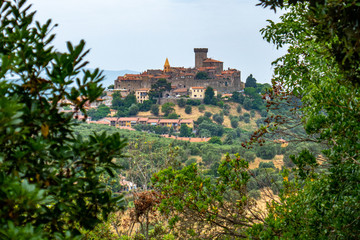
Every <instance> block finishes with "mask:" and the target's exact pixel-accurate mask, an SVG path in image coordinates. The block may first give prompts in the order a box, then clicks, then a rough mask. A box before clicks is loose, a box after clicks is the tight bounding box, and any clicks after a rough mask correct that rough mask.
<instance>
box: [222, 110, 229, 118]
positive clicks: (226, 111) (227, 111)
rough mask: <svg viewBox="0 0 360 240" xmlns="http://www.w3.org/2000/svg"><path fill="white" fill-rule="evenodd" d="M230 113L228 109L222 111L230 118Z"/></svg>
mask: <svg viewBox="0 0 360 240" xmlns="http://www.w3.org/2000/svg"><path fill="white" fill-rule="evenodd" d="M229 114H230V111H229V110H227V109H224V110H222V115H225V116H229Z"/></svg>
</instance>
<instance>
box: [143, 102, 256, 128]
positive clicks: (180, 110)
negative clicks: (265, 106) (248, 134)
mask: <svg viewBox="0 0 360 240" xmlns="http://www.w3.org/2000/svg"><path fill="white" fill-rule="evenodd" d="M227 104H229V105H230V107H231V109H230V115H233V116H239V115H241V114H244V113H250V111H247V110H245V109H244V108H243V109H242V112H241V113H240V114H239V113H238V112H237V111H236V107H237V106H238V103H233V102H228V103H227ZM174 108H175V111H176V113H177V114H178V115H180V118H183V119H191V120H194V121H196V120H197V119H198V118H199V117H200V116H203V115H204V113H205V112H211V113H212V114H216V113H220V112H221V111H222V109H221V108H220V107H218V106H213V105H205V111H203V112H200V111H199V108H198V106H193V107H192V113H191V114H187V113H185V108H181V107H179V106H178V105H176V106H175V107H174ZM160 109H161V107H160ZM138 116H139V117H155V116H154V115H152V114H151V112H150V111H147V112H139V113H138ZM259 118H260V114H259V113H258V112H256V114H255V117H254V118H252V119H251V120H250V123H245V122H243V121H240V122H239V128H241V129H244V130H247V131H255V130H256V128H257V126H256V120H257V119H259ZM223 126H224V127H227V128H231V125H230V118H229V116H224V123H223Z"/></svg>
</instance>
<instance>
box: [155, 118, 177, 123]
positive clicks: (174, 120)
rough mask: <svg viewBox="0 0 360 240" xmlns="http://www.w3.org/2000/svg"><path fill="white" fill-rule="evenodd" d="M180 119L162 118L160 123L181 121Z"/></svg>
mask: <svg viewBox="0 0 360 240" xmlns="http://www.w3.org/2000/svg"><path fill="white" fill-rule="evenodd" d="M179 121H180V120H179V119H160V121H159V123H179Z"/></svg>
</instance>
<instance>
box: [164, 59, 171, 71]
mask: <svg viewBox="0 0 360 240" xmlns="http://www.w3.org/2000/svg"><path fill="white" fill-rule="evenodd" d="M167 72H170V63H169V59H167V58H166V60H165V64H164V73H167Z"/></svg>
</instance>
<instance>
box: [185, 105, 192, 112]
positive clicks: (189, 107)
mask: <svg viewBox="0 0 360 240" xmlns="http://www.w3.org/2000/svg"><path fill="white" fill-rule="evenodd" d="M191 112H192V107H191V106H189V105H187V106H186V107H185V113H186V114H191Z"/></svg>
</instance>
